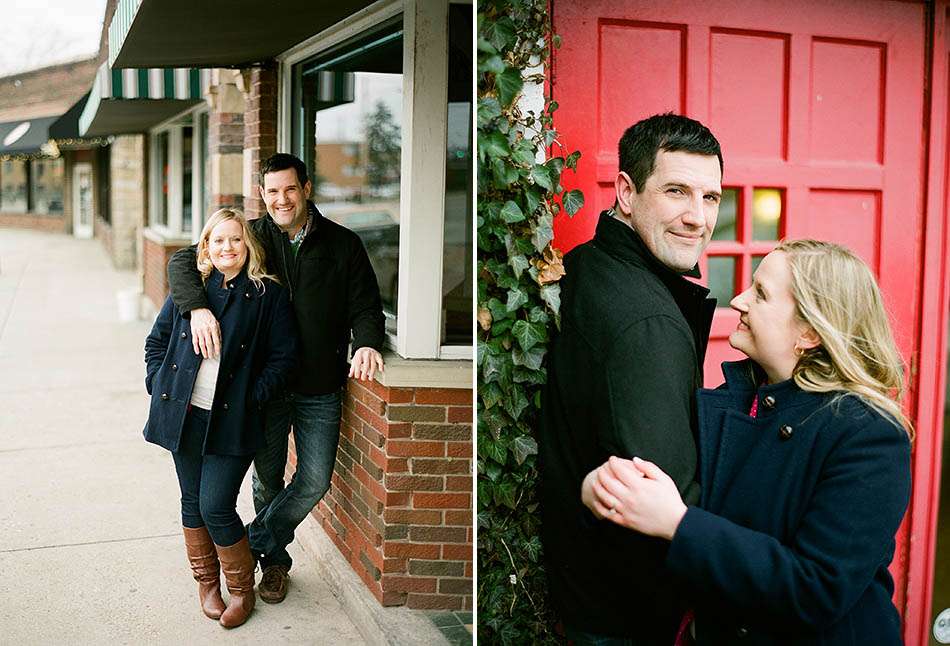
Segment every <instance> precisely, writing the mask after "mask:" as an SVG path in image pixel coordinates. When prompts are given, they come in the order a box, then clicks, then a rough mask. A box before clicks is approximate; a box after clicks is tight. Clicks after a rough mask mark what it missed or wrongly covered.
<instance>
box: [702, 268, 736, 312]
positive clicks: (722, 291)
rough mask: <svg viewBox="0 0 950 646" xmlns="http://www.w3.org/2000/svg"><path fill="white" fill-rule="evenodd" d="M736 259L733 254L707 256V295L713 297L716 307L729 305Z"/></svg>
mask: <svg viewBox="0 0 950 646" xmlns="http://www.w3.org/2000/svg"><path fill="white" fill-rule="evenodd" d="M735 288H736V259H735V258H734V257H733V256H711V257H710V258H709V295H710V296H711V297H712V298H715V299H716V301H717V303H716V306H717V307H729V301H731V300H732V297H733V296H735Z"/></svg>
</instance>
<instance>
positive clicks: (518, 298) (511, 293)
mask: <svg viewBox="0 0 950 646" xmlns="http://www.w3.org/2000/svg"><path fill="white" fill-rule="evenodd" d="M527 302H528V295H527V294H525V293H524V290H521V289H517V288H515V289H509V290H508V304H507V305H506V306H505V309H507V310H508V311H509V312H514V311H515V310H517V309H518V308H519V307H521V306H522V305H524V304H525V303H527Z"/></svg>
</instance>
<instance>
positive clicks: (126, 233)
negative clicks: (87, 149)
mask: <svg viewBox="0 0 950 646" xmlns="http://www.w3.org/2000/svg"><path fill="white" fill-rule="evenodd" d="M145 154H146V146H145V136H144V135H122V136H118V137H116V138H115V141H113V143H112V150H111V152H110V155H109V190H110V191H111V194H110V196H109V204H110V209H109V213H110V216H111V218H112V223H111V226H112V240H111V243H110V245H109V255H110V256H111V257H112V264H113V265H115V267H116V268H118V269H132V268H134V267H138V266H139V259H140V258H141V256H142V255H143V254H144V248H143V249H140V247H139V245H140V244H141V243H140V240H139V239H140V237H141V236H140V235H139V233H140V232H141V231H142V229H143V228H144V226H145V213H146V201H145V196H146V194H147V190H148V177H147V176H146V173H145ZM162 274H163V275H164V272H162ZM159 305H161V301H159Z"/></svg>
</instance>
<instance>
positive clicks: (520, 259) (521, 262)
mask: <svg viewBox="0 0 950 646" xmlns="http://www.w3.org/2000/svg"><path fill="white" fill-rule="evenodd" d="M508 264H509V265H510V266H511V270H512V271H513V272H515V278H518V279H520V278H521V274H522V273H523V272H524V270H525V269H527V268H528V267H530V266H531V263H529V262H528V259H527V258H525V257H524V256H523V255H522V254H518V255H516V256H509V258H508Z"/></svg>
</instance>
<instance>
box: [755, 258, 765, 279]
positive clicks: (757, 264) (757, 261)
mask: <svg viewBox="0 0 950 646" xmlns="http://www.w3.org/2000/svg"><path fill="white" fill-rule="evenodd" d="M763 258H765V256H752V276H753V277H754V276H755V270H756V269H758V268H759V265H761V264H762V259H763Z"/></svg>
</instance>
